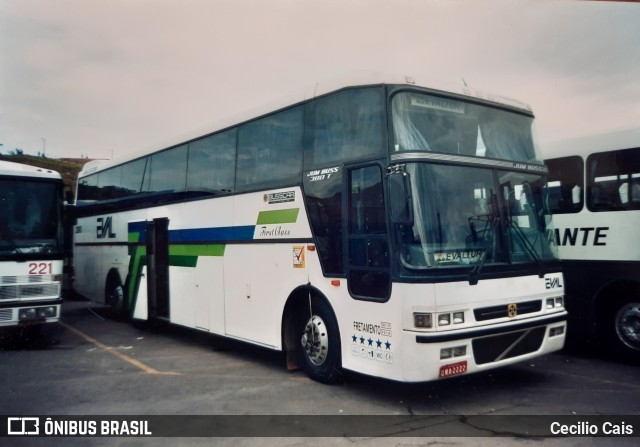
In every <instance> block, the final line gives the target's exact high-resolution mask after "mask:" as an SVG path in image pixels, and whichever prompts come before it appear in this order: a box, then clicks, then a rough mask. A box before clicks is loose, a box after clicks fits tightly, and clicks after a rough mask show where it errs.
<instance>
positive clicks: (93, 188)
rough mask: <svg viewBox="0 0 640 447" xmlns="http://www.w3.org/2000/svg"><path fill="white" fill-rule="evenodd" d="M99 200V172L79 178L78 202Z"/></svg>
mask: <svg viewBox="0 0 640 447" xmlns="http://www.w3.org/2000/svg"><path fill="white" fill-rule="evenodd" d="M91 200H98V174H93V175H88V176H86V177H84V178H81V179H79V180H78V202H82V201H91Z"/></svg>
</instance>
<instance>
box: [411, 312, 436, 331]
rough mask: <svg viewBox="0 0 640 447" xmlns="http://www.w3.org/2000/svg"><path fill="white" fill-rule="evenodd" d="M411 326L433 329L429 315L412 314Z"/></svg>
mask: <svg viewBox="0 0 640 447" xmlns="http://www.w3.org/2000/svg"><path fill="white" fill-rule="evenodd" d="M413 325H414V326H415V327H417V328H421V329H431V328H432V327H433V318H432V316H431V314H425V313H419V312H414V314H413Z"/></svg>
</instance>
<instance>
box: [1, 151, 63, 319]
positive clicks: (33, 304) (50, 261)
mask: <svg viewBox="0 0 640 447" xmlns="http://www.w3.org/2000/svg"><path fill="white" fill-rule="evenodd" d="M62 190H63V184H62V178H61V177H60V174H58V173H57V172H54V171H50V170H47V169H42V168H37V167H33V166H28V165H23V164H19V163H12V162H8V161H0V329H8V328H16V327H22V328H25V327H32V328H34V329H37V328H39V327H41V325H42V324H43V323H51V322H55V321H58V320H59V319H60V306H61V303H62V298H61V284H62V266H63V245H62V206H63V200H62Z"/></svg>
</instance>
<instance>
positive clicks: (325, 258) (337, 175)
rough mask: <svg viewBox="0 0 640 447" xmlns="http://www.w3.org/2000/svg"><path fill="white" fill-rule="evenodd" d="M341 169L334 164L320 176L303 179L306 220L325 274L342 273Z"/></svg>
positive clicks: (308, 176)
mask: <svg viewBox="0 0 640 447" xmlns="http://www.w3.org/2000/svg"><path fill="white" fill-rule="evenodd" d="M332 171H333V170H332ZM342 172H343V171H342V168H340V167H336V168H335V171H333V172H331V173H330V174H326V175H324V176H323V177H321V178H314V176H313V175H309V174H307V175H305V176H304V178H303V181H304V194H305V202H306V205H307V212H308V213H309V222H310V223H311V226H312V228H313V234H314V236H315V240H316V248H317V250H318V255H319V256H320V262H321V264H322V269H323V271H324V273H325V274H333V275H336V274H337V275H341V274H344V268H343V257H344V256H343V253H344V251H343V245H344V240H343V233H342V189H343V188H342Z"/></svg>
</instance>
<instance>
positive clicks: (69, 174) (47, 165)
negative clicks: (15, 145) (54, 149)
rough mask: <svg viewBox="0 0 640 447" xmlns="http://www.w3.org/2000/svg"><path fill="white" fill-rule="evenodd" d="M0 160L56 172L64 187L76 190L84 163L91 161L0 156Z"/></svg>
mask: <svg viewBox="0 0 640 447" xmlns="http://www.w3.org/2000/svg"><path fill="white" fill-rule="evenodd" d="M0 160H5V161H11V162H13V163H23V164H25V165H30V166H36V167H39V168H44V169H51V170H53V171H58V172H59V173H60V175H61V176H62V179H63V181H64V184H65V186H68V187H70V188H71V190H72V191H74V192H75V190H76V182H77V180H78V173H79V172H80V170H81V169H82V167H83V166H84V164H85V163H87V162H89V161H91V159H88V158H62V159H54V158H42V157H36V156H33V155H3V154H0Z"/></svg>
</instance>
